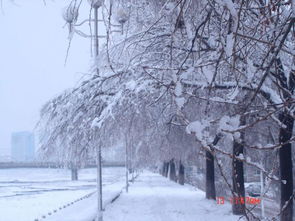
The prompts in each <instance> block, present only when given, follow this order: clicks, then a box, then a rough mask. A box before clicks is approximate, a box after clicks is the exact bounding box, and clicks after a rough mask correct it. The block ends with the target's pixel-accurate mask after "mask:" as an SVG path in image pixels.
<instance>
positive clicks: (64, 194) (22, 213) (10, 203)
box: [0, 167, 125, 221]
mask: <svg viewBox="0 0 295 221" xmlns="http://www.w3.org/2000/svg"><path fill="white" fill-rule="evenodd" d="M124 171H125V170H124V168H120V167H114V168H104V169H103V184H104V189H107V188H106V187H107V186H110V185H111V186H114V185H115V186H116V185H117V187H116V188H117V189H118V188H119V186H120V187H122V185H123V183H124V181H123V180H124ZM118 183H120V184H118ZM108 188H110V187H108ZM116 188H114V189H116ZM95 190H96V169H95V168H92V169H83V170H80V171H79V181H71V174H70V171H69V170H66V169H0V208H1V218H0V220H1V221H2V220H3V221H4V220H5V221H17V220H19V221H33V220H35V219H36V218H40V217H42V216H44V215H48V212H52V211H54V210H56V209H58V208H59V207H62V206H63V205H65V204H68V203H70V202H72V201H74V200H77V199H78V198H81V197H83V196H85V195H87V194H89V193H92V192H94V191H95ZM93 203H94V204H95V202H93Z"/></svg>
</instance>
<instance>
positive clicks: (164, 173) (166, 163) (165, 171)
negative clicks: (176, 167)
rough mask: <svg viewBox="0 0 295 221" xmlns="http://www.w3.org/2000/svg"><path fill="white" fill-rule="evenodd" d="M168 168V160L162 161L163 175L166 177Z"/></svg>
mask: <svg viewBox="0 0 295 221" xmlns="http://www.w3.org/2000/svg"><path fill="white" fill-rule="evenodd" d="M168 170H169V163H168V162H164V171H163V175H164V176H165V177H168Z"/></svg>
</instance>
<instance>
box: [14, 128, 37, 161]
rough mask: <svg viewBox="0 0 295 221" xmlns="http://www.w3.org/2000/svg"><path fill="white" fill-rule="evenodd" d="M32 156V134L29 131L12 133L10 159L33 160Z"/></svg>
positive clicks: (33, 156) (33, 141) (33, 145)
mask: <svg viewBox="0 0 295 221" xmlns="http://www.w3.org/2000/svg"><path fill="white" fill-rule="evenodd" d="M34 158H35V139H34V134H33V133H31V132H29V131H22V132H16V133H12V135H11V160H12V161H18V162H24V161H33V160H34Z"/></svg>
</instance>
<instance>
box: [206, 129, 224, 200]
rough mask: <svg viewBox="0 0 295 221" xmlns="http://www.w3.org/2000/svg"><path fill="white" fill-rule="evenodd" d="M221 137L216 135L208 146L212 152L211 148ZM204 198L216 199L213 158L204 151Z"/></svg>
mask: <svg viewBox="0 0 295 221" xmlns="http://www.w3.org/2000/svg"><path fill="white" fill-rule="evenodd" d="M220 138H221V135H219V134H217V135H216V137H215V139H214V141H213V143H212V144H211V145H209V147H210V148H211V150H212V151H213V146H215V145H216V144H217V143H218V141H219V140H220ZM206 198H207V199H214V200H215V199H216V190H215V175H214V156H213V155H212V153H211V152H210V151H208V150H207V151H206Z"/></svg>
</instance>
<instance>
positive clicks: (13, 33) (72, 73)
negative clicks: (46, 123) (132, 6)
mask: <svg viewBox="0 0 295 221" xmlns="http://www.w3.org/2000/svg"><path fill="white" fill-rule="evenodd" d="M46 2H47V5H46V6H45V5H44V3H43V1H42V0H29V1H27V0H16V3H17V5H14V4H11V3H8V0H6V1H5V0H4V7H3V11H4V12H3V13H2V14H0V33H1V34H0V77H1V78H0V79H1V80H0V101H1V105H0V155H8V154H10V136H11V133H12V132H13V131H22V130H33V129H34V126H35V124H36V122H37V120H38V115H39V110H40V107H41V106H42V104H44V103H45V102H46V101H47V100H48V99H50V98H51V97H53V96H55V95H57V94H58V93H60V92H62V91H63V90H65V89H66V88H69V87H72V86H74V85H75V84H76V82H77V80H78V79H80V78H81V76H82V74H81V73H86V72H87V70H88V67H89V60H90V59H89V57H90V43H89V40H87V39H82V38H79V37H77V36H76V37H75V38H74V40H73V42H72V47H71V51H70V56H69V58H68V62H67V65H66V66H64V60H65V55H66V49H67V44H68V40H67V28H63V26H64V21H63V19H62V17H61V9H62V8H63V7H64V6H65V4H66V2H68V1H65V0H58V1H49V0H47V1H46ZM80 16H81V15H80ZM85 16H87V13H86V15H85ZM86 18H87V17H86Z"/></svg>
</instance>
